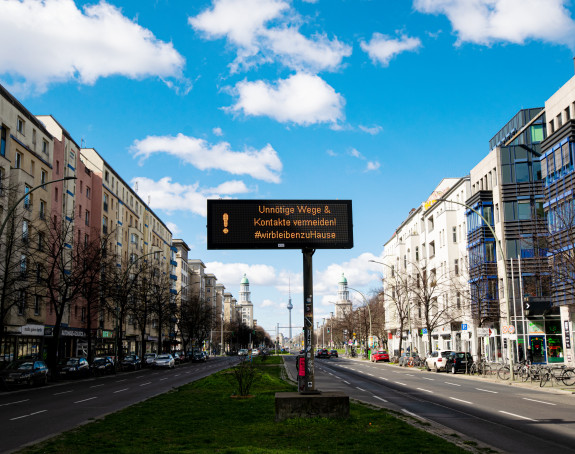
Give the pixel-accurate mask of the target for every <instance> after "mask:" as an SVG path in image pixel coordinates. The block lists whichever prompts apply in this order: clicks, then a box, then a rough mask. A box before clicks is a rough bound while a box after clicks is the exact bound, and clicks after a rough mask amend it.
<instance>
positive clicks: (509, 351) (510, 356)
mask: <svg viewBox="0 0 575 454" xmlns="http://www.w3.org/2000/svg"><path fill="white" fill-rule="evenodd" d="M436 202H449V203H455V204H456V205H461V206H463V207H465V208H467V209H469V210H471V211H473V212H474V213H475V214H477V215H478V216H479V217H480V218H481V219H482V220H483V222H484V223H485V225H486V226H487V228H489V230H490V231H491V234H492V235H493V238H495V244H496V245H497V246H498V247H499V253H500V254H501V258H502V259H503V299H504V300H505V305H506V306H507V317H506V323H507V326H509V325H510V324H511V308H510V305H509V289H508V288H507V285H508V283H507V257H506V255H505V251H504V250H503V247H502V246H501V240H500V239H499V237H498V236H497V234H496V233H495V230H494V229H493V227H491V223H490V222H489V221H488V220H487V219H485V218H484V217H483V215H482V214H481V213H480V212H479V211H477V210H476V209H474V208H473V207H470V206H469V205H467V204H465V203H462V202H455V201H453V200H447V199H437V200H436ZM507 358H508V360H509V373H510V374H511V378H510V379H511V381H513V380H514V379H515V374H514V371H513V349H512V348H511V339H509V342H508V345H507Z"/></svg>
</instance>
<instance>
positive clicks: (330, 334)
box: [329, 312, 333, 348]
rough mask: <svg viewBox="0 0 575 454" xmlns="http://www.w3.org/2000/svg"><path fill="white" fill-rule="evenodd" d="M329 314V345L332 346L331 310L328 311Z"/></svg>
mask: <svg viewBox="0 0 575 454" xmlns="http://www.w3.org/2000/svg"><path fill="white" fill-rule="evenodd" d="M329 314H330V319H329V345H330V346H331V348H333V312H330V313H329Z"/></svg>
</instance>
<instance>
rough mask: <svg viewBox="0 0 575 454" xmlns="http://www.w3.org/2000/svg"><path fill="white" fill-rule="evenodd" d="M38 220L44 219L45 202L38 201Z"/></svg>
mask: <svg viewBox="0 0 575 454" xmlns="http://www.w3.org/2000/svg"><path fill="white" fill-rule="evenodd" d="M40 219H46V202H44V201H43V200H40Z"/></svg>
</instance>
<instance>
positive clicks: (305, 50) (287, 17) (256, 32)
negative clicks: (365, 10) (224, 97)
mask: <svg viewBox="0 0 575 454" xmlns="http://www.w3.org/2000/svg"><path fill="white" fill-rule="evenodd" d="M188 22H189V24H190V25H191V26H192V27H193V28H194V29H195V30H198V31H200V32H203V33H204V34H205V36H206V37H207V38H208V39H218V38H224V37H225V38H227V39H228V42H229V43H231V44H232V45H233V46H235V47H237V58H236V61H235V62H234V64H233V65H232V69H233V70H236V69H237V68H238V67H240V66H251V65H252V64H254V63H260V62H268V61H276V60H277V61H279V62H280V63H282V64H284V65H286V66H288V67H290V68H292V69H298V70H300V69H306V70H316V71H320V70H335V69H337V68H338V67H339V65H340V64H341V61H342V59H343V58H344V57H346V56H349V55H350V54H351V47H349V46H347V45H345V44H342V43H340V42H339V41H338V40H337V39H334V40H329V39H328V38H327V36H325V35H324V34H316V35H314V36H312V37H311V38H307V37H305V36H303V35H302V34H301V33H300V32H299V25H300V24H301V22H302V20H301V18H300V17H299V15H298V14H297V13H296V12H295V11H294V10H293V9H292V8H291V6H290V3H289V2H287V1H283V0H214V1H213V7H212V8H211V9H208V10H206V11H203V12H202V13H200V14H199V15H197V16H196V17H192V18H190V19H189V20H188Z"/></svg>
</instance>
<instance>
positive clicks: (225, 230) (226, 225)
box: [223, 213, 229, 233]
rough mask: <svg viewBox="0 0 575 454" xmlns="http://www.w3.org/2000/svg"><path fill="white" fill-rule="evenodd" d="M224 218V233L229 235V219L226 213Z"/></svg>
mask: <svg viewBox="0 0 575 454" xmlns="http://www.w3.org/2000/svg"><path fill="white" fill-rule="evenodd" d="M223 218H224V233H228V232H229V230H228V219H229V216H228V213H224V216H223Z"/></svg>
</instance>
